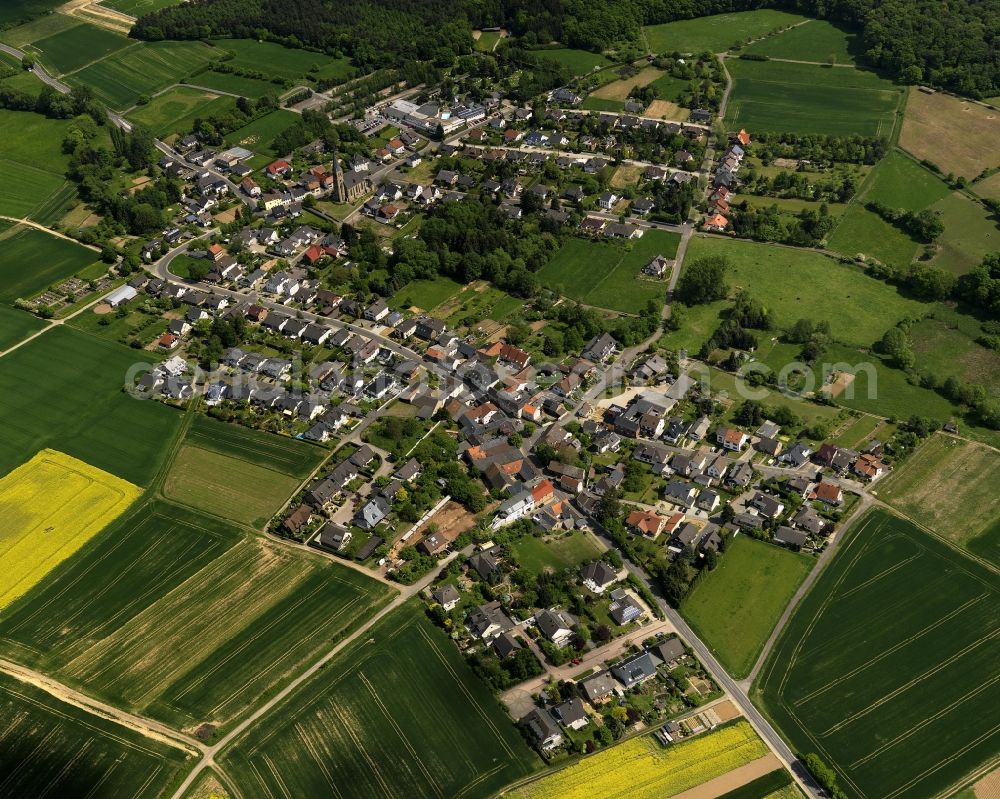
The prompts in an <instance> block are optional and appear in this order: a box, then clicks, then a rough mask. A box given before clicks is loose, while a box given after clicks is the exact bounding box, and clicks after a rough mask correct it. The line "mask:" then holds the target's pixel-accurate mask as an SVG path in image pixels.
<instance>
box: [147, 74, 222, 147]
mask: <svg viewBox="0 0 1000 799" xmlns="http://www.w3.org/2000/svg"><path fill="white" fill-rule="evenodd" d="M233 106H234V100H233V99H232V98H231V97H219V96H218V95H216V94H212V93H211V92H206V91H203V90H201V89H192V88H189V87H187V86H177V87H175V88H173V89H170V90H168V91H167V92H165V93H164V94H161V95H160V96H158V97H154V98H153V99H152V100H151V101H150V102H149V103H147V104H146V105H142V106H139V107H138V108H136V109H135V110H134V111H132V112H130V113H129V115H128V118H129V121H131V122H138V123H140V124H142V125H145V126H146V127H147V128H149V129H150V130H151V131H153V133H154V134H155V135H156V136H159V137H163V136H166V135H167V134H170V133H177V134H181V135H183V134H186V133H188V132H190V131H191V130H192V128H193V127H194V121H195V119H197V118H198V117H202V118H205V117H210V116H215V115H220V114H224V113H226V112H227V111H229V110H231V109H232V108H233Z"/></svg>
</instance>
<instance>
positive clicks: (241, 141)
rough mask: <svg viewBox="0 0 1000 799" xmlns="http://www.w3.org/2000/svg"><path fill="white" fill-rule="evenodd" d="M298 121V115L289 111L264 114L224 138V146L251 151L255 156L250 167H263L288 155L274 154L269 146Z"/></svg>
mask: <svg viewBox="0 0 1000 799" xmlns="http://www.w3.org/2000/svg"><path fill="white" fill-rule="evenodd" d="M298 119H299V115H298V114H295V113H293V112H291V111H284V110H278V111H272V112H271V113H270V114H265V115H264V116H262V117H260V118H259V119H255V120H254V121H253V122H251V123H250V124H249V125H246V126H245V127H242V128H240V129H239V130H235V131H233V132H232V133H230V134H229V135H228V136H226V144H227V145H229V146H230V147H233V146H234V145H239V146H240V147H246V148H247V149H248V150H253V151H254V152H255V153H257V156H256V157H255V158H253V159H251V160H250V162H249V164H250V166H252V167H257V166H263V165H265V164H267V163H268V161H269V160H270V159H272V158H276V157H278V156H281V155H287V154H288V153H279V152H276V151H275V150H273V149H272V148H271V145H272V144H273V143H274V140H275V138H276V137H277V136H278V134H279V133H281V132H282V131H284V130H285V129H286V128H288V127H289V126H291V125H293V124H294V123H295V122H296V121H297V120H298Z"/></svg>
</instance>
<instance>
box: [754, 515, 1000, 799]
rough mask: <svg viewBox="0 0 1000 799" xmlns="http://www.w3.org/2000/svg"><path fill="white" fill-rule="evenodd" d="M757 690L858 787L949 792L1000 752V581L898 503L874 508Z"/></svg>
mask: <svg viewBox="0 0 1000 799" xmlns="http://www.w3.org/2000/svg"><path fill="white" fill-rule="evenodd" d="M841 546H842V547H843V549H842V551H841V552H839V553H838V555H837V557H836V558H835V559H834V560H833V561H831V563H830V564H829V565H828V566H827V567H826V569H825V570H824V571H823V573H822V574H821V575H820V577H819V579H818V580H817V582H816V584H815V585H814V586H813V588H812V589H811V591H810V592H809V594H808V595H807V596H806V597H805V599H804V600H803V602H802V603H801V604H800V605H799V606H798V608H797V609H796V611H795V613H794V614H793V616H792V618H791V621H790V622H789V624H788V626H787V627H786V628H785V630H784V632H783V633H782V635H781V637H780V638H779V640H778V643H777V645H776V647H775V649H774V650H773V651H772V653H771V655H770V657H769V658H768V660H767V663H766V665H765V667H764V669H763V671H762V672H761V675H760V678H759V681H758V683H757V684H756V685H755V687H754V691H753V694H754V697H755V700H756V703H757V704H758V705H759V706H762V707H763V709H764V710H765V712H766V713H767V714H768V715H769V716H770V717H771V718H772V720H773V721H774V722H775V723H776V724H777V726H778V727H779V728H780V729H781V731H782V732H783V733H784V734H785V736H786V737H787V738H788V739H789V741H790V742H791V745H792V749H793V751H796V752H800V753H808V752H816V753H818V754H819V755H820V756H821V757H822V758H823V759H824V760H825V761H826V762H827V763H828V764H830V765H831V766H833V767H834V768H835V769H836V770H837V772H838V775H839V782H840V785H841V788H843V790H845V791H846V792H847V794H848V796H851V797H865V796H869V797H876V796H877V797H882V799H893V797H900V796H906V797H912V798H913V799H925V798H927V799H929V797H933V796H937V795H938V794H941V793H946V792H947V790H948V789H949V788H950V787H951V786H953V785H954V784H955V783H957V782H959V781H960V780H962V778H963V777H964V776H965V775H966V774H968V773H969V772H970V771H972V770H973V769H974V768H977V767H978V766H979V765H980V764H981V763H983V762H984V761H986V760H987V759H992V758H995V757H996V753H997V748H998V746H1000V728H998V727H997V724H996V717H995V714H994V713H993V712H991V708H996V707H997V706H998V703H1000V678H998V677H997V673H996V664H997V659H998V658H1000V637H998V636H997V629H998V627H1000V590H998V589H1000V581H998V578H997V575H996V573H995V572H992V571H988V570H987V569H985V568H983V567H981V566H980V565H979V564H978V563H976V562H974V561H972V560H970V559H968V558H965V557H963V556H962V555H961V554H959V553H957V552H956V551H954V550H953V549H951V548H950V547H948V546H946V545H945V544H943V543H942V542H940V541H938V540H937V539H935V538H933V537H932V536H929V535H927V534H926V533H923V532H922V531H921V530H919V529H918V528H916V527H915V526H913V525H912V524H910V523H908V522H906V521H904V520H902V519H899V518H898V517H895V516H893V515H891V514H889V513H887V512H885V511H881V510H875V511H871V512H869V513H868V514H866V515H865V516H864V517H862V520H861V521H860V522H859V523H858V525H857V528H856V532H854V533H853V534H852V535H851V537H850V538H849V539H848V540H847V541H846V542H845V543H844V544H842V545H841Z"/></svg>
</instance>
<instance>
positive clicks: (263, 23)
mask: <svg viewBox="0 0 1000 799" xmlns="http://www.w3.org/2000/svg"><path fill="white" fill-rule="evenodd" d="M760 7H771V8H781V9H787V10H789V11H798V12H801V13H804V14H808V15H811V16H816V17H820V18H824V19H829V20H831V21H834V22H839V23H842V24H844V25H846V26H848V27H853V28H856V29H859V30H860V31H861V33H862V42H863V47H864V51H865V60H866V61H867V62H868V63H869V64H871V65H872V66H875V67H879V68H880V69H883V70H885V71H886V72H887V73H888V74H890V75H892V76H893V77H895V78H897V79H899V80H901V81H902V82H905V83H930V84H933V85H936V86H942V87H945V88H948V89H952V90H954V91H957V92H959V93H960V94H964V95H968V96H971V97H987V96H992V95H996V94H998V93H1000V49H998V48H996V47H995V46H994V38H995V31H996V30H997V29H998V25H1000V3H997V2H995V0H990V2H979V1H978V0H769V1H768V0H765V1H764V2H762V0H601V1H600V2H598V1H597V0H453V1H449V0H350V1H349V2H331V1H330V0H193V1H192V2H189V3H184V4H182V5H178V6H172V7H168V8H164V9H161V10H160V11H156V12H153V13H151V14H147V15H145V16H143V17H141V18H140V19H139V21H138V23H137V24H136V26H135V28H134V29H133V31H132V35H133V36H135V37H137V38H140V39H147V40H158V39H199V38H205V37H209V36H232V37H238V38H266V39H271V40H274V41H279V42H283V43H285V44H289V45H294V46H299V47H307V48H312V49H315V50H318V51H323V52H326V53H329V54H330V55H334V56H344V55H346V56H349V57H351V58H352V59H353V60H354V63H355V65H356V66H358V67H359V68H362V69H373V68H377V67H385V66H394V65H398V64H400V63H401V62H402V61H404V60H408V59H409V60H421V61H434V62H436V63H437V64H439V65H441V66H446V65H448V64H450V63H451V62H453V61H454V59H455V58H456V57H457V56H459V55H462V54H463V53H468V52H471V50H472V38H471V36H470V32H471V30H472V29H473V28H476V27H483V26H491V25H504V26H506V27H507V28H509V29H510V30H511V31H512V32H513V33H514V34H515V35H517V36H519V37H520V38H521V41H522V44H525V45H528V46H532V45H539V44H548V43H549V42H551V41H559V42H562V43H564V44H566V45H568V46H570V47H579V48H583V49H586V50H593V51H601V50H606V49H608V48H612V47H615V46H616V45H621V44H634V43H636V42H638V41H639V37H640V30H641V28H642V26H643V25H651V24H657V23H662V22H671V21H673V20H677V19H689V18H692V17H700V16H706V15H709V14H720V13H725V12H730V11H743V10H749V9H754V8H760Z"/></svg>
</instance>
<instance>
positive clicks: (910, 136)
mask: <svg viewBox="0 0 1000 799" xmlns="http://www.w3.org/2000/svg"><path fill="white" fill-rule="evenodd" d="M942 142H947V143H948V145H947V146H946V147H942V146H941V143H942ZM899 145H900V147H902V148H903V149H905V150H908V151H909V152H911V153H913V155H915V156H916V157H917V158H920V159H926V160H928V161H930V162H931V163H933V164H934V165H935V166H937V167H938V169H940V170H941V171H942V172H944V173H946V174H947V173H949V172H951V173H954V174H955V175H961V176H962V177H964V178H966V179H967V180H972V179H973V178H974V177H976V176H977V175H978V174H979V173H980V172H982V171H983V170H984V169H992V168H994V167H995V166H997V163H996V151H997V149H998V148H1000V114H998V112H996V111H994V110H993V109H991V108H987V107H986V106H983V105H979V104H978V103H974V102H972V101H971V100H964V99H961V98H958V97H951V96H950V95H947V94H943V93H941V92H936V93H935V94H925V93H924V92H922V91H919V90H917V89H913V90H911V91H910V96H909V99H908V100H907V101H906V113H905V114H904V115H903V127H902V129H901V131H900V134H899Z"/></svg>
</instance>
